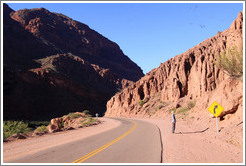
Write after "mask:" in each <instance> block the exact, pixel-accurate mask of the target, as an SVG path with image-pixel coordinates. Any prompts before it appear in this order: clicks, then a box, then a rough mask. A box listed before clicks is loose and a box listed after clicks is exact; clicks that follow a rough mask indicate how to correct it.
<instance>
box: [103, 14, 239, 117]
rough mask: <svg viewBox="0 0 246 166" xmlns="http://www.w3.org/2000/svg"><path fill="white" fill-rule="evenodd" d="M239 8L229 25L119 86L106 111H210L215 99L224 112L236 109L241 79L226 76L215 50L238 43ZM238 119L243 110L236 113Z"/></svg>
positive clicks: (140, 113)
mask: <svg viewBox="0 0 246 166" xmlns="http://www.w3.org/2000/svg"><path fill="white" fill-rule="evenodd" d="M242 30H243V13H242V12H240V13H239V15H238V17H237V19H236V20H234V21H233V23H232V24H231V26H230V28H229V29H227V30H225V31H224V32H218V33H217V34H216V35H215V36H213V37H211V38H209V39H207V40H205V41H203V42H202V43H200V44H199V45H197V46H195V47H193V48H191V49H189V50H187V51H186V52H185V53H182V54H180V55H177V56H175V57H173V58H171V59H170V60H168V61H166V62H164V63H162V64H161V65H160V66H159V67H158V68H156V69H153V70H152V71H151V72H149V73H148V74H146V75H145V76H144V77H142V78H141V79H140V80H139V81H137V82H136V83H134V84H132V85H130V86H128V87H127V88H125V89H123V90H122V91H121V92H120V93H118V94H116V95H115V96H113V97H112V98H111V99H110V100H109V101H108V103H107V112H106V114H105V115H106V116H113V117H164V116H166V115H167V114H169V113H170V111H171V110H176V111H177V113H180V114H179V118H182V119H184V118H186V117H187V116H189V117H192V118H193V119H195V118H196V115H195V112H199V113H198V114H197V117H200V118H198V119H201V117H210V113H209V112H208V111H207V108H208V107H209V106H210V105H211V104H212V103H213V102H214V101H216V102H218V103H219V104H221V105H222V106H223V107H224V112H223V114H222V115H221V120H222V119H223V118H225V116H226V115H228V116H230V115H229V114H233V113H235V112H240V113H239V114H242V109H243V107H242V105H243V103H242V102H243V83H242V80H235V79H231V78H229V77H228V76H227V75H226V74H225V73H224V72H223V70H222V69H219V68H218V67H217V66H216V65H215V62H216V56H218V55H220V53H221V52H223V51H226V49H227V48H232V47H233V46H237V47H240V46H242V42H243V36H242ZM238 118H239V120H238V121H240V120H241V121H242V116H241V117H240V116H239V117H238Z"/></svg>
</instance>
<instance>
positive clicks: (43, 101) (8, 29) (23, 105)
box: [3, 4, 143, 120]
mask: <svg viewBox="0 0 246 166" xmlns="http://www.w3.org/2000/svg"><path fill="white" fill-rule="evenodd" d="M3 41H4V47H3V54H4V55H3V68H4V75H3V76H4V79H3V82H4V85H3V87H4V93H3V94H4V103H3V107H4V109H3V110H4V114H3V115H4V119H29V120H35V119H51V118H54V117H58V116H61V115H64V114H67V113H69V112H76V111H83V110H84V109H87V110H90V111H91V114H94V113H96V112H98V113H99V114H100V115H103V114H104V112H105V110H106V108H105V106H106V102H107V100H108V99H110V97H111V96H112V95H114V94H115V93H116V92H117V91H119V89H122V88H124V87H126V86H128V85H129V84H131V83H132V82H134V81H137V80H138V79H140V78H141V77H142V76H143V72H142V70H141V68H140V67H138V66H137V65H136V64H135V63H134V62H132V61H131V60H130V59H129V58H128V57H127V56H126V55H124V53H123V52H122V50H121V49H120V48H119V46H118V45H117V44H116V43H114V42H112V41H110V40H108V39H107V38H105V37H103V36H102V35H101V34H99V33H97V32H96V31H94V30H92V29H90V28H89V27H88V26H87V25H85V24H83V23H80V22H77V21H75V20H72V19H71V18H69V17H67V16H64V15H62V14H60V13H52V12H50V11H48V10H46V9H44V8H40V9H24V10H19V11H13V10H12V9H11V8H9V6H8V5H6V4H4V6H3Z"/></svg>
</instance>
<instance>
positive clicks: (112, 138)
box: [8, 119, 162, 163]
mask: <svg viewBox="0 0 246 166" xmlns="http://www.w3.org/2000/svg"><path fill="white" fill-rule="evenodd" d="M117 120H119V121H121V122H122V123H121V125H120V126H119V127H117V128H114V129H112V130H110V131H106V132H103V133H100V134H97V135H94V136H91V137H88V138H85V139H82V140H79V141H74V142H71V143H67V144H64V145H61V146H56V147H53V148H50V149H47V150H44V151H40V152H38V153H35V154H32V155H28V156H24V157H22V158H19V159H16V160H12V161H8V163H72V162H78V163H79V162H83V163H160V162H162V157H161V155H162V143H161V139H160V133H159V129H158V128H157V126H155V125H153V124H151V123H148V122H143V121H139V120H128V119H117Z"/></svg>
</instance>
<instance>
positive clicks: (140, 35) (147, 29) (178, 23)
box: [8, 3, 243, 73]
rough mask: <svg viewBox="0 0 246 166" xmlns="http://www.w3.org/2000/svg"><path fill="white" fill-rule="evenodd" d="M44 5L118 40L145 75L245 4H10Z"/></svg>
mask: <svg viewBox="0 0 246 166" xmlns="http://www.w3.org/2000/svg"><path fill="white" fill-rule="evenodd" d="M8 5H9V6H10V7H11V8H12V9H14V10H19V9H24V8H28V9H30V8H40V7H44V8H46V9H48V10H49V11H51V12H57V13H63V14H65V15H67V16H69V17H70V18H72V19H73V20H77V21H80V22H82V23H85V24H87V25H88V26H89V27H90V28H92V29H94V30H96V31H97V32H99V33H100V34H102V35H103V36H105V37H107V38H108V39H110V40H112V41H114V42H116V43H117V44H118V45H119V46H120V48H121V49H122V50H123V52H124V54H126V55H127V56H128V57H129V58H130V59H132V60H133V61H134V62H135V63H137V64H138V65H139V66H140V67H141V68H142V69H143V71H144V73H147V72H149V71H150V70H152V69H154V68H156V67H158V66H159V65H160V63H163V62H165V61H167V60H168V59H170V58H172V57H174V56H176V55H178V54H181V53H183V52H185V51H187V50H188V49H189V48H191V47H193V46H195V45H197V44H199V43H201V42H202V41H204V40H206V39H207V38H209V37H212V36H214V35H216V34H217V32H218V31H224V30H226V29H227V28H229V26H230V25H231V23H232V21H233V20H234V19H236V17H237V15H238V13H239V12H240V11H242V10H243V3H8Z"/></svg>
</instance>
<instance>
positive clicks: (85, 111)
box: [82, 110, 90, 115]
mask: <svg viewBox="0 0 246 166" xmlns="http://www.w3.org/2000/svg"><path fill="white" fill-rule="evenodd" d="M82 113H84V114H85V115H89V114H90V111H89V110H84V111H83V112H82Z"/></svg>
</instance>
